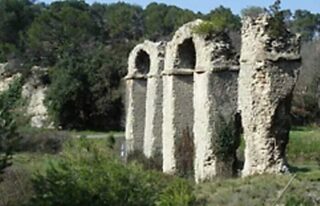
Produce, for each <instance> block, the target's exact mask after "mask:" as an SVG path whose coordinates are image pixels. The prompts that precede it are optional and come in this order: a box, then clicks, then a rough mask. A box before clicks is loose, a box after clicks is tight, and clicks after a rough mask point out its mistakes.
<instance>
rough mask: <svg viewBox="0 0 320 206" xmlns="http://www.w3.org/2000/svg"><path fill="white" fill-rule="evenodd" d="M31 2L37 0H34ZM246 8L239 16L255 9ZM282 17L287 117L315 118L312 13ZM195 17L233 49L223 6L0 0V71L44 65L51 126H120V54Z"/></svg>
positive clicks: (231, 17) (315, 25)
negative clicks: (0, 65) (292, 68)
mask: <svg viewBox="0 0 320 206" xmlns="http://www.w3.org/2000/svg"><path fill="white" fill-rule="evenodd" d="M36 2H37V1H36ZM263 11H264V9H263V8H260V7H248V8H245V9H244V10H243V12H242V16H255V15H258V14H259V13H261V12H263ZM282 14H283V18H284V21H285V23H286V24H287V25H288V26H289V27H290V28H291V29H292V30H293V31H294V32H301V33H302V38H303V40H304V43H303V48H302V55H303V59H304V61H303V64H304V65H303V70H302V72H301V78H300V80H299V84H298V86H297V90H296V92H295V98H294V100H295V101H294V110H293V111H294V115H293V116H294V117H295V123H298V124H308V123H312V122H316V121H317V119H318V118H319V110H320V109H319V105H318V99H317V97H318V96H317V93H319V91H318V90H319V89H318V88H319V87H318V85H319V73H320V72H319V68H320V65H319V61H318V59H319V55H320V52H319V48H320V43H319V40H318V37H319V31H320V26H319V22H320V15H319V14H313V13H311V12H309V11H306V10H297V11H295V12H291V11H289V10H284V11H282ZM197 18H201V19H204V20H208V23H207V24H205V25H204V26H203V28H201V29H202V30H204V31H203V32H206V31H207V30H209V31H210V29H212V28H211V27H213V28H215V29H217V28H218V29H220V30H221V29H226V30H228V31H229V32H230V35H231V37H232V39H233V44H234V46H235V49H236V50H237V51H239V49H240V43H241V42H240V29H241V19H240V16H239V15H235V14H233V13H232V12H231V10H230V9H229V8H225V7H223V6H220V7H217V8H213V10H212V11H210V12H209V13H208V14H202V13H194V12H193V11H190V10H185V9H181V8H178V7H175V6H168V5H165V4H158V3H150V4H149V5H148V6H147V7H146V8H145V9H143V8H141V7H140V6H137V5H130V4H126V3H114V4H101V3H94V4H92V5H89V4H86V3H85V2H84V1H76V0H71V1H57V2H53V3H51V4H49V5H48V4H44V3H35V2H34V1H31V0H0V19H1V21H0V62H8V63H9V64H8V65H7V66H6V68H5V69H6V70H7V72H9V73H10V72H11V73H15V72H21V73H23V74H24V76H27V75H29V73H30V68H31V67H32V66H34V65H38V66H42V67H47V68H49V77H50V79H49V80H48V81H47V82H48V83H49V90H48V95H47V97H46V99H47V100H46V104H47V106H48V108H49V112H50V116H51V118H52V119H53V120H54V121H55V124H56V126H60V127H62V128H65V129H91V130H119V129H122V128H123V124H122V122H123V112H124V110H123V101H124V99H123V88H124V87H123V84H122V82H121V78H122V77H124V76H125V74H126V69H127V57H128V54H129V52H130V50H131V49H132V48H133V46H134V45H136V44H137V43H140V42H142V41H143V40H145V39H150V40H154V41H159V40H170V37H171V35H172V34H173V32H174V31H175V30H176V29H178V28H179V27H180V26H181V25H182V24H184V23H186V22H189V21H192V20H194V19H197Z"/></svg>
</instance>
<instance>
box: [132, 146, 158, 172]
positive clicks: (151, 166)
mask: <svg viewBox="0 0 320 206" xmlns="http://www.w3.org/2000/svg"><path fill="white" fill-rule="evenodd" d="M127 161H128V162H138V163H139V164H141V165H142V166H143V168H144V169H147V170H156V171H162V154H155V155H154V156H153V157H150V158H147V157H146V156H145V155H144V154H143V152H141V151H139V150H135V151H133V152H130V153H129V154H128V157H127Z"/></svg>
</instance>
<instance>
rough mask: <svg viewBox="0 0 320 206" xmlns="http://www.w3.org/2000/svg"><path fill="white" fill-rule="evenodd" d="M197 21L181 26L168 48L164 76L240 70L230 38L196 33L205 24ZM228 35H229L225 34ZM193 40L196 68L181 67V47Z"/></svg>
mask: <svg viewBox="0 0 320 206" xmlns="http://www.w3.org/2000/svg"><path fill="white" fill-rule="evenodd" d="M203 22H204V21H203V20H200V19H197V20H195V21H192V22H189V23H186V24H184V25H183V26H181V27H180V28H179V29H178V30H177V31H176V33H175V35H174V36H173V38H172V40H171V41H170V42H168V44H167V47H166V56H165V67H164V71H163V74H164V75H192V74H193V73H194V72H207V71H211V72H216V71H222V70H223V71H225V70H236V71H238V70H239V66H238V60H235V59H236V58H235V56H233V55H231V54H230V51H231V50H232V45H231V40H230V38H229V36H224V37H223V38H221V37H220V36H214V35H211V36H210V35H202V34H198V33H196V32H195V31H194V30H195V27H197V26H198V25H200V24H201V23H203ZM225 35H227V34H225ZM188 39H192V42H193V44H194V48H195V53H196V54H195V57H196V59H195V68H181V67H180V66H179V61H180V60H179V46H180V45H182V44H183V43H184V42H185V41H186V40H188Z"/></svg>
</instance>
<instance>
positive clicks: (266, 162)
mask: <svg viewBox="0 0 320 206" xmlns="http://www.w3.org/2000/svg"><path fill="white" fill-rule="evenodd" d="M270 18H271V17H270V16H268V15H263V16H260V17H258V18H256V19H251V18H247V19H245V20H244V22H243V28H242V48H241V58H240V65H241V69H240V74H239V91H238V96H239V99H238V104H239V110H240V111H241V119H242V126H243V129H244V139H245V144H246V148H245V165H244V169H243V172H242V175H243V176H247V175H253V174H261V173H283V172H287V171H288V167H287V162H286V156H285V151H286V146H287V143H288V138H289V130H290V107H291V99H292V91H293V89H294V86H295V83H296V81H297V77H298V71H299V67H300V65H301V57H300V38H299V37H297V36H296V35H293V34H291V33H290V32H289V31H284V32H283V33H282V34H281V36H279V37H271V35H270V34H271V33H270V31H271V30H270V29H272V26H271V25H270Z"/></svg>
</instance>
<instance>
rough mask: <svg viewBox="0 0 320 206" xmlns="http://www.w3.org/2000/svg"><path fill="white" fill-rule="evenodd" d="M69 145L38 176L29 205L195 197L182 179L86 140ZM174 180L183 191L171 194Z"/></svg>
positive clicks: (120, 204)
mask: <svg viewBox="0 0 320 206" xmlns="http://www.w3.org/2000/svg"><path fill="white" fill-rule="evenodd" d="M68 146H69V148H67V150H66V151H67V152H65V153H63V154H62V158H60V159H58V160H56V161H52V163H51V166H50V167H49V168H48V169H47V170H46V172H45V174H37V175H36V177H35V179H34V180H33V187H34V190H35V196H34V197H33V198H32V200H31V202H30V203H29V205H32V206H44V205H45V206H51V205H52V206H53V205H60V206H64V205H66V206H76V205H90V206H104V205H117V206H129V205H130V206H135V205H137V206H148V205H155V204H156V202H161V201H160V199H159V198H160V197H162V196H163V195H166V196H169V197H168V198H170V199H176V200H175V202H178V203H179V204H178V205H189V203H190V204H191V200H192V198H188V199H186V198H185V196H188V197H192V196H193V194H192V189H191V186H190V185H188V184H187V182H185V181H183V180H180V179H179V180H176V179H174V178H173V177H168V176H165V175H162V174H160V173H157V172H151V171H145V170H144V169H143V168H142V167H141V166H139V165H136V164H129V165H124V164H122V163H121V162H119V161H118V160H116V159H115V158H114V157H112V156H111V155H110V154H108V153H109V152H108V151H106V150H105V149H102V148H101V146H100V148H99V147H98V146H97V145H96V144H94V143H90V142H89V141H88V140H86V139H81V141H80V143H79V144H70V145H68ZM175 181H179V185H181V187H180V186H179V187H173V189H174V188H177V189H180V188H181V189H182V191H176V192H175V193H174V194H168V192H166V191H169V190H170V189H168V188H172V186H171V185H174V184H177V183H175ZM185 188H190V189H187V190H186V189H185ZM162 191H163V192H162ZM185 192H187V193H185ZM160 194H162V195H161V196H160ZM171 195H173V196H171ZM180 195H183V197H181V196H180ZM189 200H190V201H189ZM160 205H166V204H160Z"/></svg>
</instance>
